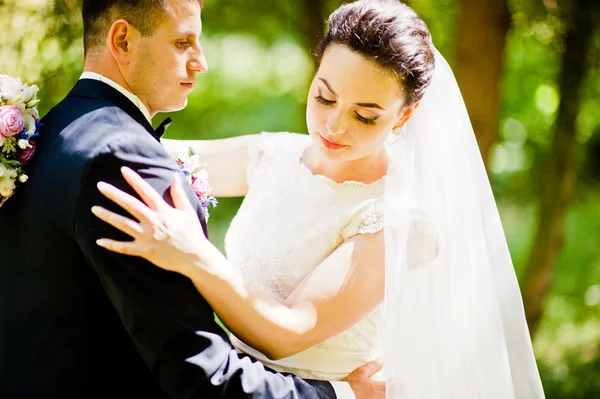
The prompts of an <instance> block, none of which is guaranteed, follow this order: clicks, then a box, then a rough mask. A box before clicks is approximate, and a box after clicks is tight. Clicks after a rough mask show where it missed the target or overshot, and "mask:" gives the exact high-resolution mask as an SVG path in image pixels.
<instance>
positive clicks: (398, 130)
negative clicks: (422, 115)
mask: <svg viewBox="0 0 600 399" xmlns="http://www.w3.org/2000/svg"><path fill="white" fill-rule="evenodd" d="M407 130H408V127H407V126H406V123H405V124H404V125H402V127H397V128H395V129H394V130H393V131H392V133H394V135H396V136H397V137H400V136H403V135H405V134H406V131H407Z"/></svg>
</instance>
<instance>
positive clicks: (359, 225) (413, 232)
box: [342, 199, 439, 267]
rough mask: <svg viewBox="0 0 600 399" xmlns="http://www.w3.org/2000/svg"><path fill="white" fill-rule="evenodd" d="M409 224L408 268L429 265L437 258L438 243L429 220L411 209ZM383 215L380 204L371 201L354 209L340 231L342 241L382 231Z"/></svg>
mask: <svg viewBox="0 0 600 399" xmlns="http://www.w3.org/2000/svg"><path fill="white" fill-rule="evenodd" d="M409 215H410V218H411V219H412V220H411V224H410V226H411V227H410V231H409V234H408V266H409V267H415V266H419V265H422V264H426V263H429V262H431V261H433V260H435V258H436V257H437V254H438V250H439V242H438V235H437V231H436V229H435V227H434V225H433V223H432V222H431V220H430V219H429V218H428V217H427V215H425V214H424V213H423V212H421V211H420V210H418V209H411V211H410V213H409ZM383 226H384V215H383V207H382V205H381V203H380V202H379V201H378V200H376V199H371V200H368V201H365V202H363V203H361V204H360V205H359V206H357V207H356V208H355V211H354V214H353V216H352V218H351V219H350V222H349V223H348V224H347V225H346V227H344V229H343V230H342V241H347V240H349V239H350V238H352V237H354V236H356V235H358V234H373V233H377V232H378V231H381V230H383Z"/></svg>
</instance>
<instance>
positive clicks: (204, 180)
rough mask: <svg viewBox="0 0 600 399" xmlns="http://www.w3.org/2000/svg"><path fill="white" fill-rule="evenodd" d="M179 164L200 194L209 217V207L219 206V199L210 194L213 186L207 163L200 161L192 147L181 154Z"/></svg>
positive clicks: (178, 159)
mask: <svg viewBox="0 0 600 399" xmlns="http://www.w3.org/2000/svg"><path fill="white" fill-rule="evenodd" d="M177 165H179V168H180V169H181V170H182V172H183V174H184V175H185V178H186V180H187V182H188V183H189V185H190V186H191V187H192V190H194V193H196V195H197V196H198V199H199V200H200V204H201V205H202V208H203V209H204V211H205V213H206V218H207V219H208V216H209V213H208V208H209V206H210V205H212V207H213V208H215V207H216V206H217V199H216V198H215V197H213V196H212V195H210V192H211V190H212V188H211V187H210V182H209V176H208V171H207V170H206V164H203V163H202V162H201V161H200V157H199V156H198V155H197V154H196V153H195V152H194V150H193V149H192V148H191V147H190V148H189V149H188V150H187V152H185V153H183V154H181V155H179V157H178V158H177Z"/></svg>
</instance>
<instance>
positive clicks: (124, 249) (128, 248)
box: [96, 238, 142, 256]
mask: <svg viewBox="0 0 600 399" xmlns="http://www.w3.org/2000/svg"><path fill="white" fill-rule="evenodd" d="M96 244H97V245H99V246H101V247H102V248H106V249H108V250H109V251H112V252H116V253H119V254H123V255H129V256H141V255H142V251H141V248H140V246H139V245H137V244H136V243H135V241H129V242H121V241H114V240H109V239H108V238H101V239H99V240H97V241H96Z"/></svg>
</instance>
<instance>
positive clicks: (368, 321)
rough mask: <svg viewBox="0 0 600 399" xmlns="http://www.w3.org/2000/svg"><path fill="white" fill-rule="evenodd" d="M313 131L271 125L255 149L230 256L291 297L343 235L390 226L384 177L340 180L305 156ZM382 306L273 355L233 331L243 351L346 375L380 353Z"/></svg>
mask: <svg viewBox="0 0 600 399" xmlns="http://www.w3.org/2000/svg"><path fill="white" fill-rule="evenodd" d="M309 144H310V138H309V137H308V136H306V135H300V134H292V133H263V134H262V137H261V139H260V140H259V143H258V144H257V145H256V146H255V147H254V148H252V149H251V163H250V165H249V168H248V176H247V178H248V184H249V190H248V193H247V196H246V198H245V199H244V202H243V203H242V206H241V207H240V209H239V211H238V214H237V215H236V216H235V218H234V219H233V221H232V223H231V227H230V229H229V231H228V232H227V235H226V238H225V250H226V253H227V257H228V259H229V261H230V262H231V263H232V264H234V265H236V266H237V267H239V268H240V269H241V271H242V274H243V275H244V278H246V279H247V280H248V281H251V282H252V283H253V284H254V285H255V287H257V288H258V289H260V290H262V291H263V292H265V293H267V294H269V295H270V296H272V297H274V298H276V299H277V300H279V301H281V302H283V301H285V299H286V298H287V297H288V296H289V295H290V294H291V293H292V291H293V290H294V289H295V288H296V286H298V284H300V282H301V281H302V280H303V279H304V278H305V277H306V276H307V275H308V274H309V273H310V272H311V271H312V270H314V268H315V267H317V266H318V265H319V264H320V263H321V262H322V261H323V260H324V259H325V258H326V257H327V256H328V255H329V254H331V253H332V252H333V251H334V250H335V249H336V248H337V247H338V246H339V245H340V244H341V243H342V242H344V241H345V240H347V239H349V238H350V237H352V236H354V235H356V234H364V233H372V232H376V231H379V230H381V229H382V228H383V217H382V213H381V207H380V205H379V198H380V197H381V196H382V194H383V189H384V179H381V180H378V181H377V182H375V183H372V184H364V183H360V182H344V183H336V182H334V181H332V180H331V179H329V178H327V177H325V176H321V175H313V174H312V172H311V171H310V170H309V169H308V168H307V167H306V166H304V165H303V164H302V163H301V161H300V160H301V157H302V154H303V152H304V150H305V149H306V148H307V147H308V146H309ZM382 322H383V309H382V306H380V307H379V308H377V309H375V310H374V311H373V312H372V313H371V314H369V315H368V316H366V317H365V318H364V319H363V320H361V321H360V322H359V323H358V324H356V325H354V326H353V327H351V328H350V329H348V330H346V331H344V332H342V333H340V334H338V335H336V336H334V337H332V338H330V339H328V340H326V341H324V342H322V343H321V344H318V345H316V346H315V347H313V348H310V349H308V350H306V351H303V352H301V353H298V354H296V355H293V356H291V357H288V358H286V359H282V360H279V361H270V360H268V359H267V358H265V357H264V356H262V355H261V354H260V353H258V352H257V351H255V350H253V349H252V348H250V347H248V346H247V345H245V344H244V343H242V342H241V341H239V340H237V339H236V338H235V337H232V342H233V343H234V345H235V346H236V347H237V348H238V349H239V350H241V351H243V352H246V353H249V354H251V355H253V356H254V357H255V358H258V359H259V360H261V361H262V362H263V363H265V364H266V365H267V366H269V367H272V368H274V369H276V370H279V371H289V372H294V373H295V374H297V375H299V376H300V377H304V378H313V379H327V380H338V379H341V378H343V377H345V376H346V375H347V374H348V373H350V372H351V371H352V370H353V369H354V368H356V367H358V366H360V365H362V364H364V363H365V362H367V361H369V360H372V359H374V358H375V357H378V356H379V353H378V350H379V345H380V341H381V339H380V337H381V331H382Z"/></svg>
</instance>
